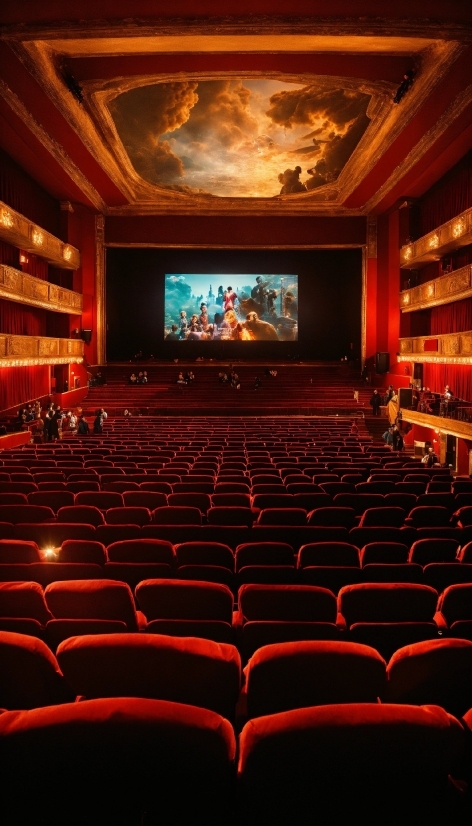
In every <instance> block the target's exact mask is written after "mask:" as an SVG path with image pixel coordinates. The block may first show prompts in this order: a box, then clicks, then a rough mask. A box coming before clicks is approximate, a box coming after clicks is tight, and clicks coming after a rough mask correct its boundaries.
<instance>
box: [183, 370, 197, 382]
mask: <svg viewBox="0 0 472 826" xmlns="http://www.w3.org/2000/svg"><path fill="white" fill-rule="evenodd" d="M185 381H186V382H187V384H190V383H191V382H192V381H195V374H194V373H193V372H192V370H189V371H188V373H186V374H185Z"/></svg>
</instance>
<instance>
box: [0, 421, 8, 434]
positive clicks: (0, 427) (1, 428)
mask: <svg viewBox="0 0 472 826" xmlns="http://www.w3.org/2000/svg"><path fill="white" fill-rule="evenodd" d="M7 432H8V431H7V429H6V427H5V425H4V424H1V425H0V436H6V435H7Z"/></svg>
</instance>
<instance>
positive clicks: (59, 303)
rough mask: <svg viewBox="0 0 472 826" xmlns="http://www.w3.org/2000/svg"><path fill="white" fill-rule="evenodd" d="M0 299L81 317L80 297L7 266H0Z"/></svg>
mask: <svg viewBox="0 0 472 826" xmlns="http://www.w3.org/2000/svg"><path fill="white" fill-rule="evenodd" d="M0 298H7V299H8V300H9V301H16V302H18V303H20V304H29V305H31V306H33V307H41V308H42V309H44V310H51V311H52V312H55V313H70V314H71V315H81V313H82V296H81V294H80V293H76V292H74V291H73V290H66V289H65V288H64V287H58V286H57V285H56V284H50V283H49V281H43V279H42V278H35V277H34V276H33V275H28V273H26V272H21V271H20V270H17V269H15V268H14V267H9V266H8V265H7V264H0Z"/></svg>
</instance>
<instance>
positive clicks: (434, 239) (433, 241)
mask: <svg viewBox="0 0 472 826" xmlns="http://www.w3.org/2000/svg"><path fill="white" fill-rule="evenodd" d="M428 246H429V248H430V249H436V247H438V246H439V235H438V234H437V233H436V234H435V235H432V236H431V238H430V239H429V241H428Z"/></svg>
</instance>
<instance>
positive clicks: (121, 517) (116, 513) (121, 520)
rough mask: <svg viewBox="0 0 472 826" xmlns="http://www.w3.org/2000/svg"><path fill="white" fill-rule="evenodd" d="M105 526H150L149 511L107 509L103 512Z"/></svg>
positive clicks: (143, 509)
mask: <svg viewBox="0 0 472 826" xmlns="http://www.w3.org/2000/svg"><path fill="white" fill-rule="evenodd" d="M105 522H106V524H107V525H140V526H142V525H150V524H151V511H150V510H149V509H148V508H140V507H126V506H123V507H119V508H109V509H108V510H107V511H106V512H105Z"/></svg>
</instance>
